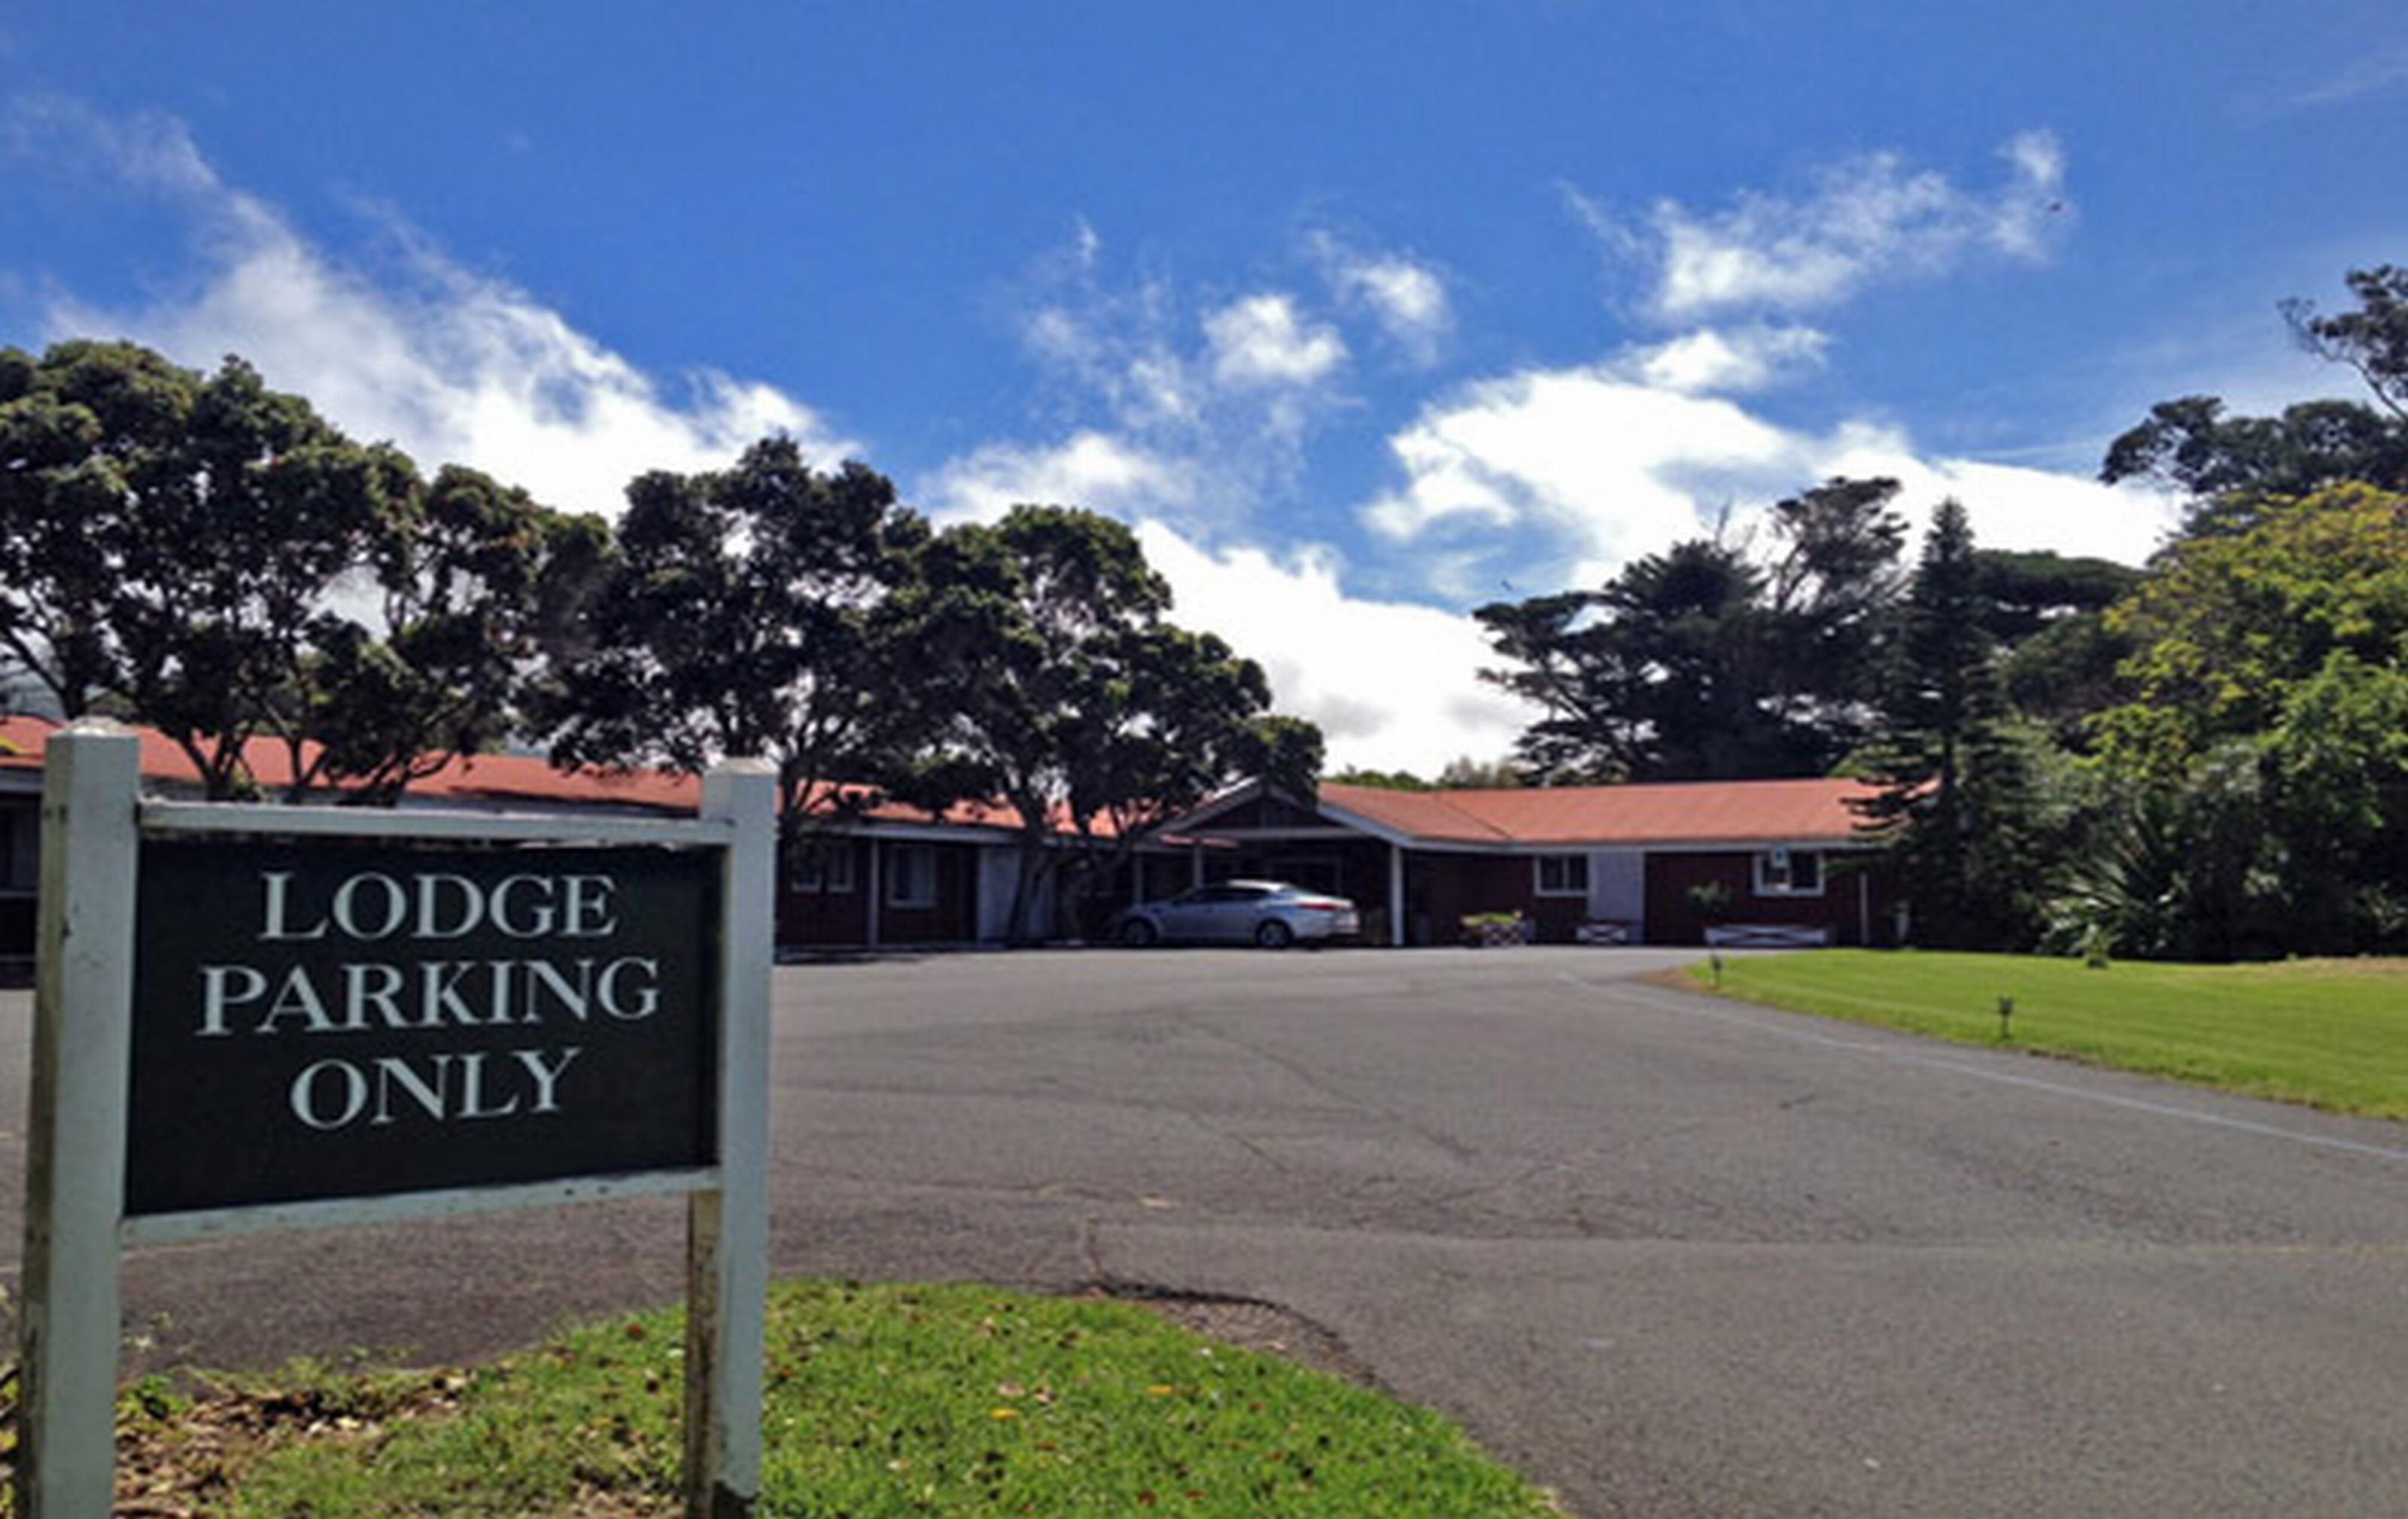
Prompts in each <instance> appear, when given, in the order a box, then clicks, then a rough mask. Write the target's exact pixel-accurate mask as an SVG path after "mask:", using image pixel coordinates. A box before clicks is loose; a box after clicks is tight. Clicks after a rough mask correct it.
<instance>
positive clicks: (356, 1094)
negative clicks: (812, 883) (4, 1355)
mask: <svg viewBox="0 0 2408 1519" xmlns="http://www.w3.org/2000/svg"><path fill="white" fill-rule="evenodd" d="M139 752H140V750H139V745H138V743H137V741H136V739H135V738H133V737H132V736H131V735H128V734H125V733H123V732H122V731H101V730H97V729H93V728H90V727H87V726H86V725H80V724H79V725H77V726H76V727H71V728H69V729H67V730H66V731H63V732H61V733H59V734H57V735H55V736H54V737H53V738H52V739H51V741H50V745H49V749H48V756H47V759H46V760H45V766H44V768H45V773H46V774H45V788H44V793H43V812H42V830H43V832H42V897H41V919H40V942H39V965H38V970H37V973H36V975H37V979H36V997H35V1031H34V1034H35V1036H34V1064H33V1079H34V1090H33V1093H32V1102H31V1113H32V1124H33V1128H32V1133H31V1135H30V1136H29V1140H30V1143H29V1150H28V1179H27V1188H26V1215H25V1257H24V1259H25V1266H24V1281H25V1292H24V1295H25V1303H24V1310H23V1314H22V1347H21V1350H22V1361H21V1365H22V1377H23V1385H22V1393H21V1408H22V1426H21V1429H22V1434H21V1440H20V1445H19V1450H18V1463H17V1472H18V1476H17V1481H18V1512H20V1513H21V1514H23V1515H26V1516H28V1519H64V1516H66V1515H84V1514H97V1513H106V1512H108V1508H109V1503H110V1494H111V1487H112V1483H113V1481H114V1468H115V1451H114V1444H113V1438H112V1436H113V1415H114V1409H115V1399H116V1379H117V1366H118V1336H119V1314H120V1304H119V1293H118V1266H119V1255H120V1251H122V1249H123V1248H124V1247H126V1246H128V1245H136V1244H150V1243H158V1242H162V1241H167V1240H176V1239H194V1238H208V1237H219V1236H222V1235H228V1234H234V1233H239V1232H244V1231H249V1230H253V1229H261V1228H276V1227H296V1226H313V1225H334V1224H349V1223H367V1222H392V1221H394V1220H399V1219H409V1218H428V1217H441V1216H447V1215H453V1214H459V1213H466V1212H470V1211H475V1210H481V1209H486V1208H507V1207H519V1206H536V1205H543V1204H551V1203H559V1202H566V1201H572V1200H585V1199H600V1198H609V1197H626V1196H636V1195H643V1194H662V1193H684V1194H688V1199H689V1200H688V1212H687V1345H686V1359H685V1367H686V1476H687V1512H688V1513H689V1514H691V1515H695V1516H704V1515H708V1516H711V1519H725V1516H729V1515H742V1514H749V1513H751V1512H753V1510H754V1508H755V1506H756V1504H757V1502H758V1497H759V1492H760V1470H761V1430H760V1424H761V1370H762V1367H761V1363H762V1341H763V1336H764V1331H765V1325H764V1314H765V1296H766V1293H767V1255H768V1226H767V1216H768V1208H767V1182H766V1178H765V1176H764V1171H765V1168H766V1161H767V1142H768V1115H767V1070H768V1058H769V1049H768V1005H769V964H770V958H771V943H770V937H771V927H770V911H771V891H772V887H773V880H772V865H771V861H772V860H773V859H774V853H775V838H776V826H777V817H776V804H777V803H776V776H775V773H774V771H773V770H772V769H771V768H770V767H769V766H767V765H766V764H764V763H762V762H760V761H753V760H738V761H734V762H732V763H730V764H727V765H724V766H722V767H720V768H718V769H715V770H713V771H712V772H711V773H710V774H709V775H708V776H707V777H706V778H705V780H704V783H703V799H702V811H701V815H700V816H699V817H696V818H695V819H694V820H692V821H690V822H689V821H651V820H631V819H624V818H615V817H591V818H576V817H509V816H488V815H480V814H466V813H433V812H402V811H394V812H385V813H375V812H369V811H366V810H362V809H353V808H309V807H267V806H247V805H227V804H201V803H158V802H153V803H144V802H142V801H141V800H140V796H139V780H140V777H139V774H138V766H139Z"/></svg>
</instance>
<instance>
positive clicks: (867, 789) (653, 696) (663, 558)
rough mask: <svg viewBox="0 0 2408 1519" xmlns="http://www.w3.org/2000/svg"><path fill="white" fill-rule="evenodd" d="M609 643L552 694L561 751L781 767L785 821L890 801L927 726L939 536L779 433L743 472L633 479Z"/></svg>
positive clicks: (610, 586) (789, 826)
mask: <svg viewBox="0 0 2408 1519" xmlns="http://www.w3.org/2000/svg"><path fill="white" fill-rule="evenodd" d="M627 502H628V505H627V511H626V514H625V515H624V517H623V518H622V520H621V522H620V526H619V556H618V558H617V560H616V562H615V563H614V564H612V565H611V566H610V567H609V571H608V572H607V573H606V574H605V575H604V576H603V578H602V583H601V585H600V586H599V588H598V589H597V590H596V591H595V593H594V602H593V609H592V613H591V615H590V623H591V638H592V641H593V648H592V650H591V652H590V653H589V654H587V655H586V656H585V657H584V658H582V659H581V660H580V661H578V663H577V664H576V666H575V667H574V668H572V669H570V670H569V671H568V672H566V674H565V675H564V676H563V678H562V680H561V683H560V689H559V691H558V693H557V695H556V697H555V698H554V699H553V700H552V702H551V703H550V705H549V709H548V715H549V716H550V719H551V722H552V760H553V762H554V763H555V764H559V765H562V766H564V767H566V766H574V765H580V764H603V765H625V764H633V763H638V762H652V763H658V764H662V765H666V766H667V767H669V768H672V769H677V770H683V771H688V772H698V771H700V770H702V769H704V768H706V767H708V766H709V765H710V764H711V763H712V762H714V761H715V760H720V759H722V758H724V757H726V756H730V755H746V756H753V757H758V758H761V759H765V760H770V761H772V762H774V763H775V764H776V765H777V767H778V784H779V793H780V804H781V818H782V819H783V821H782V825H781V826H782V828H783V829H784V830H785V832H787V834H788V836H789V837H792V836H793V835H794V834H796V833H797V832H800V831H802V830H804V829H806V828H808V827H810V826H811V825H812V824H813V823H814V822H815V821H817V820H820V819H824V818H825V817H830V816H839V815H843V814H847V813H851V812H855V811H858V810H860V809H862V808H864V807H866V806H867V805H868V804H870V803H872V802H873V801H874V800H875V798H876V792H875V790H874V783H876V782H878V781H880V780H881V779H882V778H886V777H889V776H891V775H893V774H896V773H897V772H898V771H900V770H901V769H902V768H903V767H904V765H905V763H906V761H907V759H908V757H909V755H910V752H911V749H912V746H913V744H914V742H915V740H916V739H917V738H918V736H919V731H918V729H917V727H916V726H915V723H916V721H917V719H918V716H919V712H920V708H919V705H918V703H917V702H914V701H912V700H910V691H911V688H912V687H913V686H914V685H915V684H916V683H917V682H919V681H921V680H924V679H925V676H926V673H927V670H928V669H929V668H931V667H930V666H928V665H927V664H926V663H925V661H924V660H923V659H922V658H920V655H919V653H918V651H917V649H916V647H915V644H914V639H915V637H916V635H917V629H916V625H915V624H914V622H913V619H912V615H911V614H910V608H911V607H913V606H915V605H917V604H918V601H917V600H916V599H915V597H914V595H913V590H914V587H915V586H916V583H917V576H918V573H919V571H918V557H919V554H920V551H921V549H922V548H923V547H924V546H925V543H926V542H927V539H928V530H927V528H926V525H925V523H924V522H923V521H922V519H921V518H920V517H919V515H918V514H915V513H912V512H910V510H908V509H906V508H904V507H902V506H900V505H899V504H898V503H897V501H896V495H895V487H894V485H892V484H891V483H889V482H888V481H887V479H886V478H885V477H884V476H882V475H881V474H878V473H877V472H876V471H874V470H869V469H867V467H865V466H863V465H859V464H851V463H848V464H845V465H843V466H842V467H840V468H839V469H837V470H833V471H822V470H813V469H811V468H810V465H809V464H808V463H806V462H805V460H804V458H803V456H802V451H801V450H800V448H798V447H797V446H796V443H795V442H794V441H793V440H791V439H787V438H768V439H764V440H762V441H759V442H756V443H754V444H753V446H752V447H751V448H749V449H747V450H746V451H745V452H744V454H743V456H742V457H741V458H739V459H738V461H737V463H736V464H735V465H734V466H733V467H732V468H730V469H727V470H713V471H707V472H704V473H700V474H693V475H680V474H675V473H672V472H669V471H666V470H656V471H653V472H652V473H648V474H644V475H641V476H638V478H637V479H636V480H635V481H634V482H632V483H631V484H630V485H628V487H627Z"/></svg>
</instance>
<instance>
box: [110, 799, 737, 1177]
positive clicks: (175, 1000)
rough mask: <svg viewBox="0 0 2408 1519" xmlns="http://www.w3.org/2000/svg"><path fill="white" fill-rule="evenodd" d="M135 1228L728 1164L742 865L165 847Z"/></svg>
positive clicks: (356, 848) (701, 855)
mask: <svg viewBox="0 0 2408 1519" xmlns="http://www.w3.org/2000/svg"><path fill="white" fill-rule="evenodd" d="M138 880H139V883H140V885H139V895H138V900H137V904H136V946H137V954H136V975H135V981H134V1019H133V1058H132V1068H131V1085H130V1090H129V1092H128V1104H127V1122H126V1137H127V1155H126V1179H125V1211H126V1214H127V1216H129V1217H136V1216H141V1215H146V1214H159V1213H177V1212H186V1211H193V1210H201V1209H212V1208H245V1207H251V1206H256V1205H262V1204H273V1203H288V1202H300V1201H309V1200H316V1199H325V1198H340V1197H368V1196H377V1195H381V1194H393V1193H409V1192H427V1191H441V1190H447V1189H452V1188H463V1187H481V1186H495V1185H505V1184H513V1183H525V1182H534V1181H545V1180H552V1179H561V1178H568V1177H591V1176H607V1175H611V1174H620V1173H631V1172H638V1171H653V1170H669V1169H678V1168H683V1167H695V1166H707V1165H713V1164H715V1163H716V1160H717V1158H718V1156H717V1146H716V1143H715V1135H714V1132H713V1124H714V1115H715V1113H716V1095H715V1089H714V1085H713V1083H714V1080H715V1076H716V1071H717V1063H716V1055H717V1050H718V1039H719V1031H718V1028H717V1026H716V1017H717V1011H716V1010H717V1007H718V997H717V994H716V988H715V987H714V985H713V984H712V983H713V977H714V975H715V967H716V965H717V962H718V942H719V941H718V933H719V923H720V903H719V890H720V886H719V861H718V859H717V857H716V856H714V855H712V854H710V853H709V852H705V851H694V850H676V849H667V848H641V847H635V848H587V847H517V848H511V847H501V848H494V847H461V846H403V845H397V844H382V843H346V842H330V841H322V840H321V841H304V842H296V843H262V842H255V841H248V840H245V841H239V842H234V841H221V840H215V839H208V838H195V839H173V840H162V839H151V840H147V841H145V842H144V843H143V845H142V846H141V861H140V868H139V874H138Z"/></svg>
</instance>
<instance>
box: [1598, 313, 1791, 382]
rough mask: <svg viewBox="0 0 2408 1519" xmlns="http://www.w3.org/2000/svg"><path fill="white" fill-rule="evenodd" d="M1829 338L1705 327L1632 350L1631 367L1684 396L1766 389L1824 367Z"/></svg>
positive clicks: (1773, 330) (1769, 330) (1784, 330)
mask: <svg viewBox="0 0 2408 1519" xmlns="http://www.w3.org/2000/svg"><path fill="white" fill-rule="evenodd" d="M1830 345H1831V340H1830V338H1829V337H1828V335H1827V334H1825V333H1821V332H1818V331H1816V330H1815V329H1814V328H1813V327H1802V326H1785V327H1775V326H1763V325H1756V326H1743V327H1730V328H1715V327H1700V328H1699V329H1698V330H1697V331H1695V332H1692V333H1688V334H1686V335H1684V336H1683V337H1679V338H1674V339H1672V340H1670V341H1669V342H1663V343H1658V344H1656V345H1655V346H1653V347H1642V348H1639V349H1636V350H1634V351H1632V352H1631V353H1630V354H1628V355H1627V357H1626V359H1625V361H1624V362H1625V364H1626V366H1627V368H1628V369H1629V370H1630V371H1631V372H1632V374H1633V375H1634V376H1635V377H1636V378H1637V379H1639V380H1640V381H1641V383H1645V384H1647V385H1650V386H1652V387H1654V388H1655V389H1657V390H1670V391H1677V392H1679V393H1680V394H1682V395H1684V396H1694V395H1699V394H1703V393H1707V392H1726V393H1727V392H1732V391H1749V390H1762V389H1764V388H1765V387H1766V386H1768V385H1772V384H1777V383H1781V382H1782V381H1785V380H1788V379H1791V378H1794V377H1795V376H1797V375H1799V374H1801V373H1804V372H1806V371H1808V370H1812V369H1821V368H1822V367H1823V360H1824V354H1825V353H1826V351H1828V349H1829V347H1830Z"/></svg>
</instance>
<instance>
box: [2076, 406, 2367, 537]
mask: <svg viewBox="0 0 2408 1519" xmlns="http://www.w3.org/2000/svg"><path fill="white" fill-rule="evenodd" d="M2099 478H2100V479H2101V480H2103V481H2106V482H2108V483H2109V484H2111V485H2112V484H2114V482H2116V481H2119V480H2128V479H2146V480H2154V481H2156V482H2157V483H2158V484H2159V485H2170V486H2172V487H2174V488H2175V489H2178V490H2180V491H2181V492H2183V494H2185V495H2186V496H2187V497H2189V498H2190V502H2191V505H2190V514H2189V517H2188V519H2187V520H2186V523H2185V525H2184V528H2183V533H2184V535H2185V536H2189V537H2196V536H2200V535H2202V534H2212V533H2224V532H2238V531H2244V530H2246V529H2247V528H2249V527H2250V526H2251V525H2252V524H2253V523H2254V522H2255V521H2256V511H2257V503H2258V502H2260V501H2262V500H2266V499H2270V498H2283V497H2293V496H2302V495H2306V494H2308V493H2309V492H2311V491H2315V490H2317V489H2320V488H2322V487H2323V486H2326V485H2333V484H2335V483H2337V482H2341V481H2345V480H2359V481H2367V482H2370V483H2372V484H2374V485H2386V486H2390V487H2393V488H2399V487H2402V486H2408V427H2402V426H2401V424H2400V423H2399V422H2397V421H2395V420H2393V419H2391V418H2388V417H2386V416H2384V415H2383V414H2382V413H2380V412H2376V411H2375V410H2374V409H2373V408H2372V407H2370V406H2365V405H2362V404H2360V403H2359V402H2357V401H2343V400H2317V401H2301V402H2300V403H2299V404H2297V405H2294V406H2288V407H2286V408H2284V410H2283V412H2282V414H2281V415H2279V416H2272V417H2229V416H2227V415H2225V413H2224V403H2223V402H2222V401H2220V400H2218V399H2216V398H2214V397H2213V396H2186V397H2183V398H2180V399H2179V400H2171V401H2160V402H2158V403H2157V405H2156V406H2154V407H2151V408H2150V410H2149V417H2148V420H2147V421H2145V422H2143V423H2142V424H2140V425H2139V426H2138V427H2133V428H2131V429H2130V430H2129V431H2127V432H2125V433H2123V434H2121V435H2119V436H2118V437H2117V438H2116V439H2115V440H2114V442H2112V443H2110V444H2109V445H2108V448H2107V458H2106V462H2105V463H2104V464H2103V465H2101V466H2100V470H2099Z"/></svg>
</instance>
